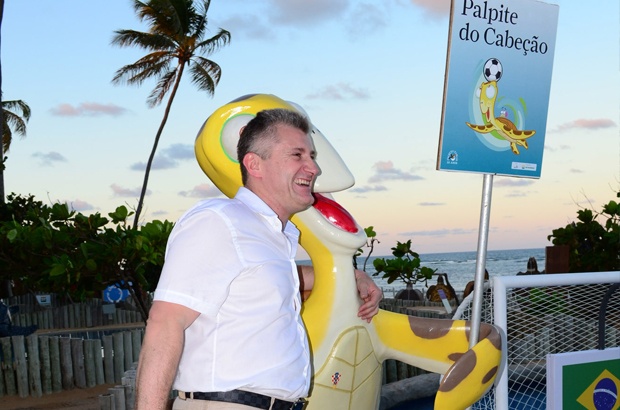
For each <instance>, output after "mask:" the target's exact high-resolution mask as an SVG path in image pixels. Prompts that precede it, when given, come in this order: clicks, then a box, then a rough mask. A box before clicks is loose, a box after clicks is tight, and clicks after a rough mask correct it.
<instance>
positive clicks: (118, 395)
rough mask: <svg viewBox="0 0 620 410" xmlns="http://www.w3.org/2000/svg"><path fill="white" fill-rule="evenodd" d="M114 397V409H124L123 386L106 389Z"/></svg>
mask: <svg viewBox="0 0 620 410" xmlns="http://www.w3.org/2000/svg"><path fill="white" fill-rule="evenodd" d="M108 391H109V392H110V393H112V394H113V395H114V407H115V409H116V410H126V409H125V388H124V387H123V386H116V387H111V388H109V389H108Z"/></svg>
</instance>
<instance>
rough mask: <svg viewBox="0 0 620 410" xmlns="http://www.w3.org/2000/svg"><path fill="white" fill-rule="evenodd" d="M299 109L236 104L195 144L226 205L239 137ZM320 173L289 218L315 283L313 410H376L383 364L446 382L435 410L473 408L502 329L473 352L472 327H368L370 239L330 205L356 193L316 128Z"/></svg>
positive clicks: (446, 323)
mask: <svg viewBox="0 0 620 410" xmlns="http://www.w3.org/2000/svg"><path fill="white" fill-rule="evenodd" d="M272 108H287V109H291V110H297V111H300V112H302V113H303V114H304V115H306V116H307V114H306V113H305V112H304V111H303V110H302V109H301V108H300V107H299V106H298V105H297V104H294V103H291V102H287V101H284V100H282V99H280V98H278V97H276V96H273V95H268V94H253V95H247V96H243V97H240V98H238V99H236V100H234V101H232V102H230V103H229V104H226V105H224V106H222V107H220V108H219V109H218V110H216V111H215V112H214V113H213V114H212V115H211V116H210V117H209V118H208V119H207V120H206V122H205V123H204V125H203V127H202V128H201V130H200V132H199V133H198V137H197V138H196V144H195V151H196V158H197V160H198V163H199V164H200V166H201V168H202V169H203V171H204V172H205V173H206V174H207V176H208V177H209V178H210V179H211V181H213V183H214V184H215V185H216V186H217V187H218V188H219V189H220V190H221V191H222V192H223V193H224V194H225V195H227V196H228V197H232V196H234V195H235V193H236V192H237V190H238V188H239V187H240V186H241V173H240V171H239V162H238V161H237V158H236V152H237V151H236V147H237V141H238V139H239V132H240V130H241V128H242V127H243V126H244V125H245V124H247V123H248V121H249V120H250V119H251V118H253V117H254V116H255V115H256V113H257V112H259V111H262V110H265V109H272ZM311 134H312V138H313V142H314V145H315V149H316V152H317V163H318V165H319V167H320V169H321V174H320V175H319V177H318V178H317V180H316V183H315V186H314V193H315V198H316V201H315V204H314V205H313V206H312V207H311V208H309V209H307V210H306V211H303V212H300V213H298V214H297V215H295V216H294V217H293V218H292V221H293V223H295V225H296V226H297V227H298V228H299V230H300V232H301V235H300V244H301V246H302V247H303V248H304V249H305V251H306V252H307V253H308V255H309V256H310V258H311V260H312V264H313V266H314V272H315V283H314V288H313V290H312V294H311V295H310V297H309V298H308V300H307V301H306V302H305V303H304V307H303V310H302V317H303V320H304V323H305V325H306V328H307V331H308V337H309V340H310V346H311V350H312V360H313V369H314V374H313V380H312V386H311V389H310V396H309V397H308V404H307V406H306V409H307V410H345V409H346V410H353V409H354V410H376V409H378V408H379V401H380V397H381V395H380V393H381V383H382V363H383V361H384V360H386V359H396V360H399V361H402V362H405V363H407V364H410V365H412V366H416V367H419V368H422V369H426V370H428V371H431V372H436V373H440V374H444V376H443V378H442V380H441V383H440V385H439V391H438V392H437V395H436V398H435V408H436V409H441V410H445V409H449V410H458V409H464V408H466V407H468V406H469V405H471V404H473V403H475V402H476V401H477V400H478V399H479V398H480V397H482V395H484V393H485V392H486V391H487V390H488V389H489V388H490V387H491V385H492V383H493V382H494V380H495V377H496V374H497V373H498V366H499V363H500V359H501V355H502V349H501V338H500V334H499V332H498V330H497V329H496V328H495V327H494V326H491V325H487V324H482V325H481V326H480V335H479V342H478V343H477V344H476V345H475V346H474V347H473V348H472V349H469V341H468V337H469V330H470V328H469V324H468V323H467V322H465V321H461V320H447V319H426V318H418V317H413V316H407V315H404V314H398V313H393V312H388V311H385V310H380V311H379V313H378V314H377V316H375V317H374V318H373V320H372V321H371V323H366V322H365V321H362V320H360V319H359V318H358V317H357V308H358V307H359V306H360V303H361V301H360V299H359V296H358V293H357V287H356V284H355V276H354V268H353V265H352V257H353V254H354V253H355V252H356V250H357V249H359V248H360V247H361V246H362V245H363V244H364V243H365V241H366V235H365V233H364V230H363V229H362V228H361V227H360V226H359V225H358V224H357V223H356V222H355V220H354V219H353V217H352V216H351V215H350V214H349V213H348V212H347V211H346V210H345V209H344V208H343V207H342V206H340V205H339V204H338V203H336V202H335V201H334V200H333V198H332V197H331V193H333V192H337V191H342V190H345V189H347V188H350V187H351V186H353V184H354V178H353V176H352V175H351V173H350V171H349V170H348V169H347V167H346V165H345V164H344V162H343V161H342V159H341V158H340V156H339V155H338V154H337V153H336V152H335V150H334V149H333V147H332V146H331V145H330V143H329V142H328V141H327V139H326V138H325V137H324V136H323V134H321V132H320V131H319V130H318V129H317V128H316V127H315V126H314V125H312V132H311Z"/></svg>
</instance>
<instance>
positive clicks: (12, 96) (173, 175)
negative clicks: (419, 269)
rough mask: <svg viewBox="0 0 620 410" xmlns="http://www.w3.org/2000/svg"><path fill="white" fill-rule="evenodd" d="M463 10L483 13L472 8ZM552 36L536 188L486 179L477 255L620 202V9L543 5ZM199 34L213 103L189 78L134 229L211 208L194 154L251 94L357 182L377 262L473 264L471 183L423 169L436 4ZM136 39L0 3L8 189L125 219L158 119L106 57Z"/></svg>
mask: <svg viewBox="0 0 620 410" xmlns="http://www.w3.org/2000/svg"><path fill="white" fill-rule="evenodd" d="M476 3H481V2H480V1H476ZM549 3H552V4H557V5H559V20H558V30H557V38H556V45H555V57H554V64H553V74H552V82H551V90H550V97H549V112H548V116H547V130H546V136H545V142H544V155H543V164H542V173H541V176H540V178H539V179H531V178H516V177H507V176H494V177H493V185H492V191H491V192H492V199H491V206H490V220H489V231H488V249H489V250H502V249H527V248H542V247H545V246H549V245H551V242H550V241H549V240H548V239H547V237H548V235H550V234H551V233H552V230H553V229H556V228H559V227H564V226H565V225H566V224H568V223H570V222H571V221H574V220H575V219H576V215H577V211H578V210H579V209H580V208H582V207H588V208H590V209H593V210H595V211H600V210H601V209H602V206H603V205H604V204H606V203H607V202H609V201H610V200H612V199H614V200H617V198H616V192H618V191H620V128H619V126H620V62H619V56H620V42H619V38H620V36H619V33H620V31H619V22H620V11H619V5H618V1H617V0H597V1H596V2H582V1H574V0H556V1H549ZM208 17H209V25H208V27H209V28H210V34H211V35H213V34H215V33H216V31H217V30H218V29H219V28H224V29H226V30H228V31H230V33H231V37H232V38H231V43H230V45H228V46H226V47H224V48H223V49H221V50H220V51H218V52H217V53H215V54H214V55H212V56H211V57H210V58H211V59H212V60H214V61H215V62H217V63H218V64H219V65H220V66H221V68H222V78H221V81H220V83H219V85H218V86H217V88H216V91H215V95H214V96H213V97H210V96H209V95H207V94H206V93H204V92H202V93H201V92H199V91H197V90H196V89H195V87H194V86H193V85H192V84H191V83H190V81H189V78H185V79H184V81H183V82H182V84H181V88H180V90H179V92H178V94H177V96H176V98H175V101H174V104H173V107H172V111H171V114H170V118H169V120H168V123H167V125H166V128H165V130H164V133H163V135H162V138H161V140H160V145H159V148H158V152H157V158H156V160H155V163H154V166H153V171H152V172H151V176H150V181H149V186H148V190H149V191H148V193H149V194H148V195H147V197H146V202H145V209H144V210H143V214H142V217H143V219H144V220H145V221H148V220H152V219H159V220H169V221H176V220H177V219H178V217H179V216H180V215H181V214H182V213H183V212H184V211H185V210H186V209H187V208H189V207H191V206H192V205H193V204H194V203H196V202H197V201H199V200H202V199H205V198H209V197H213V196H218V195H219V196H221V194H220V193H219V191H218V190H217V189H216V188H215V187H214V186H213V184H212V183H211V182H210V181H209V180H208V178H207V177H206V175H205V174H204V173H203V172H202V171H201V170H200V168H199V166H198V164H197V162H196V159H195V157H194V153H193V143H194V140H195V138H196V135H197V133H198V131H199V130H200V127H201V126H202V124H203V122H204V121H205V120H206V119H207V118H208V116H209V115H210V114H211V113H212V112H213V111H215V110H216V109H217V108H219V107H220V106H222V105H224V104H226V103H228V102H229V101H231V100H233V99H235V98H238V97H240V96H242V95H246V94H251V93H267V94H274V95H276V96H278V97H280V98H283V99H285V100H289V101H294V102H296V103H298V104H299V105H301V106H302V107H303V108H304V109H305V110H306V111H307V113H308V114H309V116H310V118H311V120H312V122H313V123H314V124H315V125H316V127H317V128H319V129H320V130H321V131H322V133H323V134H325V136H326V137H327V138H328V139H329V141H330V142H331V143H332V145H333V146H334V147H335V148H336V150H337V151H338V152H339V153H340V155H341V156H342V158H343V159H344V161H345V163H346V164H347V165H348V167H349V169H350V170H351V172H352V173H353V175H354V176H355V179H356V184H355V186H354V187H352V188H351V189H349V190H347V191H343V192H339V193H335V194H334V198H335V199H336V200H337V201H338V202H339V203H340V204H341V205H343V206H344V207H345V208H346V209H347V210H348V211H349V212H350V213H351V214H352V215H353V216H354V217H355V219H356V220H357V222H358V223H359V224H360V225H361V226H362V227H367V226H373V227H374V229H375V231H376V232H377V239H378V240H379V243H378V244H377V245H376V250H375V252H374V254H375V255H387V254H389V253H390V248H391V247H392V246H394V245H395V244H396V241H401V242H404V241H407V240H408V239H411V240H412V244H413V249H414V250H415V251H417V252H419V253H436V252H457V251H459V252H460V251H475V250H476V248H477V243H478V238H479V235H480V232H479V226H480V214H481V209H482V193H483V179H484V176H483V175H482V174H479V173H466V172H446V171H438V170H436V158H437V151H438V144H439V131H440V123H441V110H442V98H443V90H444V75H445V66H446V51H447V39H448V29H449V1H447V0H383V1H362V0H313V1H309V0H307V1H304V0H252V1H249V0H225V1H224V0H212V1H211V7H210V9H209V14H208ZM119 29H136V30H145V29H146V27H145V26H144V24H143V23H141V22H140V21H139V20H138V18H137V17H136V15H135V14H134V11H133V8H132V2H131V1H130V0H106V1H105V2H93V1H84V0H54V1H49V0H5V10H4V17H3V21H2V33H1V34H2V38H1V58H2V91H3V100H5V101H6V100H18V99H19V100H23V101H25V102H26V103H27V104H28V105H29V106H30V108H31V110H32V117H31V119H30V121H29V123H28V128H27V136H26V138H23V139H20V138H19V137H15V138H14V141H13V142H12V145H11V149H10V151H9V152H8V154H7V156H8V160H7V163H6V171H5V176H4V178H5V191H6V193H7V194H9V193H11V192H14V193H18V194H21V195H29V194H32V195H34V196H35V198H36V199H38V200H41V201H43V202H45V203H47V204H53V203H55V202H66V203H68V204H69V205H70V206H71V207H72V208H73V209H75V210H76V211H79V212H82V213H85V214H90V213H94V212H99V213H101V214H102V215H104V216H106V215H107V213H109V212H113V211H114V210H115V209H116V207H118V206H120V205H126V206H127V207H129V208H135V206H136V205H137V201H138V197H139V193H140V189H141V186H142V180H143V178H144V167H145V163H146V161H147V159H148V156H149V154H150V151H151V148H152V144H153V139H154V136H155V133H156V131H157V127H158V126H159V123H160V121H161V118H162V116H163V111H164V105H161V106H158V107H155V108H148V106H147V104H146V99H147V97H148V95H149V93H150V92H151V90H152V88H153V87H154V85H155V82H154V81H151V82H145V83H144V84H143V85H142V86H141V87H135V86H127V85H113V84H112V83H111V80H112V77H113V76H114V73H115V72H116V70H118V69H119V68H121V67H122V66H124V65H126V64H130V63H133V62H134V61H136V60H137V59H138V58H140V57H141V56H143V55H144V54H145V52H144V51H142V50H139V49H135V48H119V47H116V46H112V45H111V39H112V37H113V34H114V31H115V30H119Z"/></svg>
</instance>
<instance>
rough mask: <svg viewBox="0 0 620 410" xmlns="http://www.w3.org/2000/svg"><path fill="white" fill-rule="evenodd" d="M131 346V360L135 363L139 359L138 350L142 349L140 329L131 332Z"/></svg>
mask: <svg viewBox="0 0 620 410" xmlns="http://www.w3.org/2000/svg"><path fill="white" fill-rule="evenodd" d="M131 345H132V346H133V360H134V362H137V361H138V358H139V357H140V349H141V348H142V329H133V330H132V331H131Z"/></svg>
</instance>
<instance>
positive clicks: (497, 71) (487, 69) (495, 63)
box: [482, 58, 502, 81]
mask: <svg viewBox="0 0 620 410" xmlns="http://www.w3.org/2000/svg"><path fill="white" fill-rule="evenodd" d="M482 73H483V74H484V78H486V80H487V81H499V79H500V78H502V63H501V62H500V61H499V60H498V59H497V58H489V59H488V60H487V62H486V63H484V68H483V69H482Z"/></svg>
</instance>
